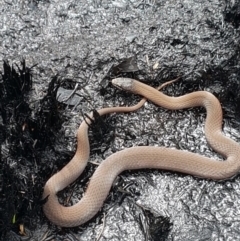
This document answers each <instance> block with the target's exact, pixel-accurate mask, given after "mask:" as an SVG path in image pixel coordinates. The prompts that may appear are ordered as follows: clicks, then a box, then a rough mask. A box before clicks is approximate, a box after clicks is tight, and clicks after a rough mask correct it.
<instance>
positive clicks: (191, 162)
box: [43, 78, 240, 227]
mask: <svg viewBox="0 0 240 241" xmlns="http://www.w3.org/2000/svg"><path fill="white" fill-rule="evenodd" d="M112 83H113V85H115V86H116V87H118V88H121V89H123V90H126V91H130V92H132V93H135V94H139V95H142V96H143V97H145V98H146V99H148V100H150V101H152V102H153V103H155V104H156V105H159V106H162V107H164V108H167V109H171V110H178V109H184V108H189V107H195V106H203V107H205V109H206V111H207V117H206V123H205V133H206V138H207V141H208V143H209V144H210V146H211V147H212V148H213V149H214V150H215V151H216V152H218V153H220V154H221V155H223V156H224V157H225V160H224V161H217V160H214V159H211V158H207V157H204V156H201V155H199V154H196V153H191V152H188V151H182V150H176V149H170V148H165V147H155V146H140V147H131V148H127V149H124V150H122V151H119V152H116V153H114V154H112V155H111V156H109V157H108V158H106V159H105V160H104V161H103V162H102V163H101V164H100V165H99V166H98V168H97V169H96V171H95V172H94V174H93V176H92V178H91V180H90V183H89V185H88V187H87V190H86V192H85V194H84V196H83V198H82V199H81V200H80V201H79V202H78V203H76V204H75V205H73V206H70V207H64V206H62V205H61V204H60V203H59V201H58V198H57V195H56V194H57V192H59V191H60V190H62V189H64V188H65V187H66V186H68V185H69V184H70V183H72V182H73V181H75V180H76V179H77V178H78V177H79V175H80V174H81V172H82V171H83V170H84V168H85V166H86V164H87V161H88V158H89V152H90V150H89V140H88V126H89V124H91V121H90V119H89V123H86V121H83V122H82V123H81V125H80V127H79V129H78V132H77V141H78V144H77V150H76V153H75V155H74V157H73V158H72V160H71V161H70V162H69V163H68V164H67V165H66V166H65V167H64V168H63V169H62V170H61V171H59V172H58V173H56V174H55V175H53V176H52V177H51V178H50V179H49V180H48V181H47V183H46V184H45V187H44V193H43V198H46V199H47V201H46V203H45V204H44V206H43V210H44V213H45V215H46V216H47V218H48V219H49V220H50V221H51V222H53V223H54V224H56V225H59V226H62V227H74V226H78V225H81V224H83V223H85V222H87V221H88V220H90V219H91V218H92V217H93V216H94V215H95V214H96V213H97V212H98V211H99V209H100V208H101V207H102V205H103V202H104V200H105V199H106V197H107V195H108V193H109V191H110V188H111V185H112V183H113V181H114V179H115V178H116V176H117V175H119V174H120V173H121V172H122V171H124V170H131V169H144V168H156V169H162V170H171V171H177V172H182V173H186V174H191V175H194V176H197V177H201V178H208V179H214V180H223V179H227V178H230V177H232V176H234V175H236V174H237V173H238V172H239V169H240V146H239V144H238V143H236V142H235V141H233V140H232V139H230V138H228V137H226V136H224V135H223V134H222V108H221V105H220V103H219V101H218V99H217V98H216V97H215V96H214V95H212V94H211V93H209V92H207V91H197V92H193V93H190V94H186V95H183V96H180V97H170V96H167V95H165V94H163V93H161V92H159V91H158V90H156V89H154V88H152V87H150V86H148V85H146V84H143V83H140V82H139V81H137V80H134V79H129V78H117V79H114V80H112ZM143 103H144V100H143V101H142V102H141V103H139V104H138V105H136V106H133V107H111V108H104V109H100V110H99V111H98V113H99V115H106V114H109V113H113V112H130V111H133V110H136V109H137V108H139V107H140V106H141V105H142V104H143ZM90 117H91V118H93V115H92V114H90Z"/></svg>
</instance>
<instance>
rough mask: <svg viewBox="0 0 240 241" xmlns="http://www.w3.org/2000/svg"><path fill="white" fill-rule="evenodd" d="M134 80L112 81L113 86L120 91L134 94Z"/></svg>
mask: <svg viewBox="0 0 240 241" xmlns="http://www.w3.org/2000/svg"><path fill="white" fill-rule="evenodd" d="M133 82H134V79H130V78H116V79H113V80H112V84H113V85H114V86H115V87H117V88H118V89H120V90H126V91H130V92H132V89H133Z"/></svg>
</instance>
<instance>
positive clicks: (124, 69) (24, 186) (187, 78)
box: [0, 1, 240, 241]
mask: <svg viewBox="0 0 240 241" xmlns="http://www.w3.org/2000/svg"><path fill="white" fill-rule="evenodd" d="M39 2H42V1H31V6H32V9H33V10H34V9H35V8H36V7H37V6H38V4H39ZM104 2H106V1H103V3H102V4H105V3H104ZM5 3H7V4H8V5H9V6H12V3H11V2H10V1H5ZM47 3H49V2H48V1H46V4H47ZM97 4H99V3H97ZM153 4H156V7H161V4H162V3H161V2H160V1H159V2H156V3H155V2H154V3H152V2H151V1H148V3H147V1H142V2H141V3H139V4H137V5H135V6H134V7H135V8H136V9H138V8H139V9H141V10H143V9H144V6H148V7H149V6H152V5H153ZM113 5H114V7H116V8H119V9H125V8H126V9H127V5H128V4H127V3H124V2H120V1H114V2H113ZM104 6H105V5H104ZM239 6H240V2H239V1H234V3H232V2H231V3H230V2H229V1H225V9H224V11H223V20H222V21H225V22H226V23H228V24H230V26H232V27H233V28H234V30H235V31H236V32H238V31H239V23H240V7H239ZM71 7H73V6H71ZM106 9H107V5H106ZM206 11H207V8H206ZM60 14H61V17H62V18H63V19H64V18H67V16H66V15H65V14H64V13H60ZM120 20H121V22H122V23H123V24H125V25H126V26H127V25H128V24H129V23H130V22H131V20H132V19H131V17H129V16H124V15H123V16H121V17H120ZM26 21H28V20H26ZM83 22H84V21H83ZM84 24H85V27H84V29H85V30H89V29H90V28H89V27H88V22H87V21H85V22H84ZM206 24H207V26H208V28H209V31H215V33H216V34H217V35H218V36H219V38H225V37H226V36H227V35H228V34H229V33H228V32H227V30H223V29H221V27H220V25H219V24H216V22H215V21H214V19H211V18H208V19H207V20H206ZM157 29H159V26H158V24H154V23H151V25H149V28H148V31H149V33H150V34H153V33H154V32H155V31H157ZM207 38H208V37H207V34H206V41H207ZM126 40H127V41H128V42H129V44H133V43H134V41H136V42H137V43H138V44H137V45H138V47H139V48H141V46H142V45H143V46H144V44H146V43H144V42H141V40H139V39H138V34H135V33H130V34H129V35H128V36H127V37H126ZM138 41H139V42H138ZM158 41H159V43H166V44H169V45H170V46H171V47H173V48H177V49H179V51H182V55H183V56H184V58H188V57H191V54H193V53H191V54H190V53H188V44H189V43H188V39H187V38H185V37H184V36H178V37H177V36H176V37H173V38H171V37H170V38H169V37H166V38H165V36H159V39H158ZM228 44H229V45H231V46H232V48H233V49H234V54H232V56H231V57H230V58H228V59H227V60H224V61H222V62H220V64H218V65H216V64H215V63H210V64H209V63H208V64H206V66H204V68H200V69H199V68H198V67H199V66H198V63H196V65H194V64H192V63H189V66H188V65H186V66H181V65H180V63H179V65H178V64H177V63H175V62H174V60H172V59H171V58H169V62H168V63H166V62H164V63H162V65H161V67H159V66H157V65H156V66H155V65H154V66H153V67H152V68H151V69H150V70H149V72H147V71H146V66H148V65H146V64H145V65H144V63H143V62H144V61H143V60H142V59H139V56H138V54H141V50H139V51H136V52H138V54H136V53H135V55H134V54H132V55H131V56H130V57H129V55H128V57H123V58H111V61H108V62H107V61H106V60H105V59H104V60H102V62H101V60H99V61H98V60H96V66H94V67H93V66H91V65H89V66H88V68H90V69H91V68H92V69H93V71H94V70H96V69H102V67H103V66H104V64H105V63H107V64H109V65H108V68H107V69H105V73H104V75H103V77H102V78H101V80H100V81H99V83H98V84H99V88H98V89H99V93H100V95H101V97H103V98H104V99H105V100H106V102H108V100H110V99H114V98H118V97H116V96H119V99H120V103H122V99H123V98H124V99H126V101H127V103H128V101H129V102H130V101H131V100H132V99H133V98H135V99H137V98H136V97H133V96H134V95H130V94H128V93H125V92H123V91H119V90H112V89H111V87H110V84H109V82H110V80H111V79H112V78H115V77H129V78H136V79H141V80H142V81H145V83H147V84H151V85H152V86H158V85H159V81H163V82H164V80H169V79H173V78H176V77H181V81H179V82H178V83H177V84H176V86H177V88H178V89H177V91H176V93H177V94H179V93H180V92H181V91H182V90H183V91H186V92H189V90H191V91H194V90H199V88H201V87H202V86H204V88H207V89H209V90H210V91H211V92H212V93H213V94H215V95H217V97H218V98H219V99H220V100H221V102H222V103H223V108H224V113H225V114H226V116H227V117H226V119H227V118H231V119H234V120H233V124H234V125H235V126H234V127H236V129H237V130H239V122H238V121H239V118H240V95H239V93H240V87H239V86H240V85H239V78H240V64H239V63H240V46H239V39H236V37H235V39H232V41H231V42H228ZM154 51H155V50H150V51H149V53H150V54H151V53H154ZM204 51H205V50H204V49H202V54H203V55H204ZM214 51H216V50H214V49H213V50H212V53H211V54H212V56H214ZM97 52H98V50H96V53H97ZM167 53H168V51H166V55H167ZM86 56H88V54H86ZM90 57H91V56H90V55H89V58H90ZM219 58H220V57H219ZM69 59H70V58H69ZM18 60H19V59H18ZM18 60H17V61H18ZM94 60H95V59H94ZM52 61H53V62H54V61H56V64H58V60H57V58H56V59H54V58H53V59H52ZM148 61H150V60H149V59H148V60H147V62H148ZM60 62H61V61H60ZM2 65H3V66H2V68H1V69H2V71H1V73H0V74H1V75H0V144H1V145H0V148H1V149H0V151H1V152H0V239H1V240H7V241H12V240H31V241H33V240H41V241H48V240H79V237H78V232H79V231H80V232H83V231H84V230H85V229H87V227H88V226H89V225H92V227H93V229H94V228H95V225H94V224H92V223H91V221H90V222H88V223H87V224H84V225H82V226H81V227H80V228H79V227H76V228H72V229H70V231H69V229H64V228H63V229H60V228H58V227H55V226H54V225H51V224H50V223H49V222H47V220H46V218H45V217H44V214H43V212H42V205H44V202H46V201H47V200H42V199H41V196H42V191H43V186H44V184H45V182H46V180H47V178H49V177H50V176H51V175H53V174H54V173H56V172H57V171H58V170H59V169H60V168H61V167H63V166H64V165H65V164H66V163H67V162H68V161H69V160H70V159H71V157H72V156H73V155H74V151H69V149H68V147H67V143H66V142H67V141H66V139H65V137H64V131H63V128H62V125H63V124H64V123H65V122H66V121H68V120H69V119H71V114H70V113H68V111H69V107H73V108H75V107H77V106H78V105H79V104H80V103H81V102H87V103H90V104H92V103H91V102H92V101H94V96H89V97H86V96H85V95H83V94H82V92H81V89H84V87H85V85H86V84H85V83H82V82H76V81H75V80H73V79H72V78H69V77H67V76H65V75H64V71H63V72H59V73H57V74H55V75H53V77H52V76H50V75H49V80H48V87H47V89H46V91H45V94H44V96H43V97H41V98H39V99H38V100H35V99H34V98H32V95H33V94H34V93H33V89H34V76H35V75H36V73H35V69H36V68H37V67H38V66H37V65H32V66H28V64H27V62H26V61H25V59H22V60H21V61H20V64H16V63H14V64H12V63H11V61H8V59H7V56H6V58H5V60H3V61H2ZM192 65H193V66H192ZM190 66H191V72H184V71H183V70H182V68H185V70H186V69H188V67H189V68H190ZM68 67H69V65H66V66H65V68H66V69H67V68H68ZM148 67H149V66H148ZM46 68H47V66H46ZM156 70H157V71H156ZM75 71H79V70H78V69H77V68H76V70H75ZM154 71H155V72H154ZM66 72H67V71H66ZM152 72H154V74H151V73H152ZM193 73H194V82H191V77H192V76H193ZM38 74H39V73H38ZM183 83H184V84H183ZM45 84H46V83H45ZM179 89H180V90H179ZM222 90H224V91H222ZM164 91H165V92H166V93H168V91H169V94H172V93H174V87H172V86H170V88H169V89H166V90H164ZM180 94H181V93H180ZM180 94H179V95H180ZM129 96H130V97H129ZM138 99H139V98H138ZM108 103H109V102H108ZM118 103H119V102H118ZM93 106H94V105H93ZM92 110H93V111H94V118H95V119H96V120H95V121H94V122H93V124H92V125H91V126H90V130H89V137H90V145H91V155H93V156H95V155H98V156H101V157H102V158H103V159H104V158H105V156H106V154H105V152H107V150H108V149H109V146H110V147H111V148H112V150H113V152H114V151H117V149H118V148H116V149H115V146H112V143H113V141H114V140H115V139H116V137H118V135H119V133H118V132H117V131H116V127H115V125H116V124H117V123H118V122H119V119H118V117H116V116H114V115H113V116H111V117H110V118H105V117H104V118H103V117H100V116H99V115H98V112H97V110H96V109H95V108H92ZM79 112H81V111H79ZM80 115H81V117H82V119H85V120H86V121H88V119H89V116H88V115H87V113H86V112H85V111H82V112H81V113H80ZM135 121H136V120H135ZM226 122H227V121H226ZM225 124H226V123H225ZM121 128H123V129H124V126H121ZM120 134H121V133H120ZM136 136H137V135H135V133H134V132H133V131H131V130H130V131H129V132H128V130H126V133H125V136H124V138H125V139H124V138H123V139H124V140H125V141H126V142H128V141H131V140H134V139H136V138H137V137H136ZM102 140H104V143H103V144H102ZM73 143H76V142H75V141H74V140H73ZM130 146H131V144H130ZM95 169H96V165H95V164H93V163H89V165H88V166H87V168H86V170H85V171H84V173H83V175H82V177H81V180H80V181H78V182H77V184H79V182H80V184H81V186H82V188H83V189H85V188H86V185H87V183H88V181H89V178H90V177H91V175H92V173H93V172H94V170H95ZM139 173H140V175H139ZM141 173H145V174H146V173H147V174H149V176H151V171H145V172H142V171H140V172H128V171H126V172H125V173H124V174H125V175H126V178H124V176H123V177H119V178H118V179H117V180H116V183H115V184H114V185H113V192H111V193H110V194H109V196H108V198H107V200H106V202H105V203H106V204H107V205H108V203H112V201H113V203H117V205H119V206H122V204H123V203H124V202H125V201H126V200H128V199H130V200H132V202H134V200H135V199H134V197H136V196H139V195H140V194H141V189H140V187H138V185H137V184H136V183H135V181H134V179H131V177H132V176H135V175H139V176H141ZM177 175H179V176H180V178H181V174H177ZM129 176H131V177H130V178H129ZM182 176H184V175H182ZM184 177H185V179H184V180H185V182H186V186H187V185H188V180H187V177H186V176H184ZM128 178H129V179H128ZM163 178H164V177H163ZM146 179H147V178H146ZM143 180H145V178H143ZM148 181H149V183H151V181H152V182H153V178H149V179H148ZM143 183H144V182H143ZM73 185H75V184H73ZM190 185H191V184H190ZM199 185H201V180H200V181H199ZM228 185H229V186H227V188H229V189H231V182H230V184H228ZM166 189H167V190H169V192H170V191H171V186H170V185H169V186H167V187H166ZM67 191H69V190H68V188H67ZM67 191H66V192H67ZM70 192H71V187H70V191H69V193H67V195H69V196H70V195H71V194H70ZM63 195H64V194H62V193H60V197H62V196H63ZM67 197H68V196H67ZM194 198H195V197H194V195H193V197H192V199H194ZM201 198H202V197H199V200H200V199H201ZM60 199H61V198H60ZM216 200H217V199H216ZM60 201H62V200H60ZM200 201H201V200H200ZM200 201H199V202H200ZM217 201H218V202H219V203H221V200H217ZM229 203H231V202H230V201H229ZM132 205H135V204H132ZM219 205H220V204H219ZM229 205H233V204H229ZM139 207H141V208H140V209H141V212H140V211H136V217H137V218H136V219H137V220H138V225H139V229H140V230H141V232H142V233H143V236H144V238H145V239H144V240H152V241H157V240H158V241H159V240H161V241H163V240H169V239H168V236H169V233H170V232H171V230H172V227H173V222H174V221H175V220H173V219H170V218H169V216H168V215H167V214H166V215H165V216H161V215H159V216H158V215H156V214H155V212H152V211H150V210H148V209H145V208H144V207H143V206H139ZM111 208H112V206H111V205H110V207H108V206H107V208H106V209H107V210H108V209H111ZM207 208H208V207H206V208H205V210H207ZM221 209H224V207H221ZM126 210H127V209H126ZM126 210H125V212H126ZM210 212H211V214H212V215H213V216H214V215H216V214H215V213H214V210H210ZM142 215H143V217H144V218H142ZM120 216H123V219H124V214H122V213H121V214H120ZM192 216H193V217H194V218H196V219H197V218H198V217H196V215H195V214H194V213H193V214H192ZM103 219H104V213H103V210H100V212H99V213H98V214H97V216H96V217H95V218H93V221H95V222H96V223H98V224H101V223H105V222H104V221H102V220H103ZM126 219H127V218H126ZM216 220H217V219H216ZM189 222H190V221H189ZM236 222H240V221H239V219H237V218H236ZM46 223H47V224H48V225H46ZM229 225H230V224H229ZM203 226H204V225H203ZM36 230H37V231H36ZM202 230H203V232H202V235H203V236H202V238H204V237H205V236H206V239H205V240H209V239H208V237H213V236H211V235H212V234H209V232H212V233H214V232H216V230H215V229H214V227H213V229H212V230H210V231H209V230H208V228H205V229H204V227H203V228H202ZM191 235H192V236H191ZM194 235H195V234H194V233H192V234H186V237H185V238H186V239H187V238H188V240H190V237H195V236H194ZM220 235H221V234H220ZM94 237H97V235H96V233H95V236H94ZM224 237H225V236H224ZM172 238H173V237H172ZM235 238H236V237H235ZM186 239H176V240H186ZM84 240H86V239H84ZM88 240H90V239H88ZM100 240H101V239H100ZM102 240H108V239H107V238H103V239H102ZM116 240H121V238H120V237H118V238H117V239H116ZM124 240H125V239H124ZM192 240H193V239H192ZM199 240H200V239H199ZM202 240H203V239H202ZM213 240H217V239H213ZM222 240H224V239H222Z"/></svg>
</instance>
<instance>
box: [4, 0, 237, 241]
mask: <svg viewBox="0 0 240 241" xmlns="http://www.w3.org/2000/svg"><path fill="white" fill-rule="evenodd" d="M239 6H240V2H239V1H220V0H219V1H217V0H213V1H210V2H209V1H190V0H188V1H175V0H174V1H173V0H162V1H154V0H152V1H144V0H141V1H139V0H131V1H123V0H122V1H118V0H116V1H113V0H112V1H110V0H102V1H100V0H99V1H98V0H95V1H94V0H92V1H74V0H68V1H66V0H61V1H44V0H42V1H40V0H23V1H14V0H4V1H2V3H1V5H0V10H1V11H0V13H1V17H0V26H1V27H0V41H1V45H0V58H1V64H0V70H1V77H0V101H1V102H0V141H1V155H0V161H1V162H0V204H1V205H0V237H1V240H7V241H8V240H9V241H10V240H32V241H33V240H42V241H43V240H45V241H46V240H84V241H85V240H86V241H87V240H121V241H122V240H128V241H129V240H138V241H139V240H175V241H176V240H238V239H239V230H240V220H239V217H240V213H239V200H240V191H239V190H240V179H239V176H238V175H237V176H236V177H234V178H233V179H231V180H226V181H222V182H216V181H212V180H204V179H199V178H196V177H192V176H190V175H183V174H180V173H172V172H166V171H161V170H141V171H134V172H133V171H131V172H130V171H126V172H124V173H122V174H121V175H120V176H119V177H118V179H117V180H116V182H115V183H114V185H113V188H112V190H111V192H110V194H109V196H108V198H107V200H106V202H105V204H104V206H103V208H102V209H101V210H100V211H99V213H98V214H97V215H96V216H95V217H94V218H93V219H92V220H90V221H89V222H88V223H86V224H84V225H82V226H81V227H76V228H60V227H56V226H55V225H53V224H51V223H50V222H49V221H48V220H47V219H46V217H45V216H44V214H43V212H42V205H43V201H42V200H41V196H42V190H43V186H44V184H45V182H46V181H47V180H48V178H49V177H50V176H51V175H53V174H54V173H56V172H57V171H58V170H60V169H61V168H62V167H63V166H64V165H65V164H66V163H67V162H68V161H69V160H70V159H71V157H72V156H73V155H74V152H75V148H76V138H75V133H76V130H77V128H78V126H79V124H80V123H81V121H82V120H83V119H84V115H85V114H86V113H89V112H90V111H91V110H92V109H96V110H97V109H100V108H102V107H106V106H117V105H132V104H134V103H137V101H138V100H139V99H140V97H138V96H135V95H131V94H128V93H124V92H123V91H120V90H116V89H115V88H114V87H113V86H111V84H110V83H109V81H110V80H111V79H112V78H115V77H119V76H127V77H133V78H136V79H139V80H141V81H143V82H145V83H147V84H149V85H152V86H158V85H159V84H160V83H164V82H165V81H167V80H170V79H173V78H176V77H181V79H180V81H178V82H177V83H175V84H172V85H170V86H168V87H166V88H165V89H164V90H163V91H164V92H165V93H166V94H169V95H174V96H177V95H182V94H184V93H189V92H192V91H195V90H208V91H210V92H212V93H213V94H215V95H216V96H217V97H218V99H219V100H220V102H221V104H222V107H223V113H224V123H223V127H224V133H225V134H226V135H227V136H230V137H231V138H232V139H234V140H236V141H238V142H240V135H239V131H240V129H239V117H240V115H239V113H240V95H239V88H240V87H239V79H240V65H239V23H240V8H239ZM69 97H72V98H69ZM205 117H206V114H205V111H204V109H202V108H194V109H190V110H180V111H169V110H164V109H162V108H159V107H157V106H155V105H153V104H152V103H150V102H149V103H146V104H145V105H144V107H143V108H141V109H140V110H139V111H137V112H135V113H130V114H121V115H120V114H119V115H110V116H108V117H107V118H103V119H99V120H98V122H97V123H94V125H93V127H92V128H91V130H90V133H89V136H90V142H91V156H90V160H91V161H94V162H101V161H102V160H104V159H105V158H106V157H107V156H109V155H111V154H112V153H113V152H116V151H118V150H121V149H124V148H127V147H131V146H138V145H160V146H167V147H172V148H178V149H183V150H188V151H192V152H196V153H199V154H201V155H205V156H208V157H212V158H217V159H222V157H220V156H219V155H218V154H216V153H215V152H214V151H212V150H211V148H210V147H209V146H208V145H207V142H206V139H205V136H204V131H203V127H204V120H205ZM95 168H96V165H95V164H93V163H89V165H88V166H87V168H86V170H85V172H84V173H83V174H82V176H81V177H80V178H79V179H78V180H77V181H76V182H75V183H74V184H72V185H70V186H69V187H68V188H66V190H64V191H63V192H61V193H60V195H59V199H60V201H61V202H62V203H66V200H68V199H69V197H71V199H70V201H69V202H68V205H71V204H73V203H76V202H77V201H78V200H79V199H80V198H81V196H82V194H83V193H84V190H85V189H86V186H87V183H88V181H89V178H90V177H91V175H92V173H93V172H94V170H95Z"/></svg>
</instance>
